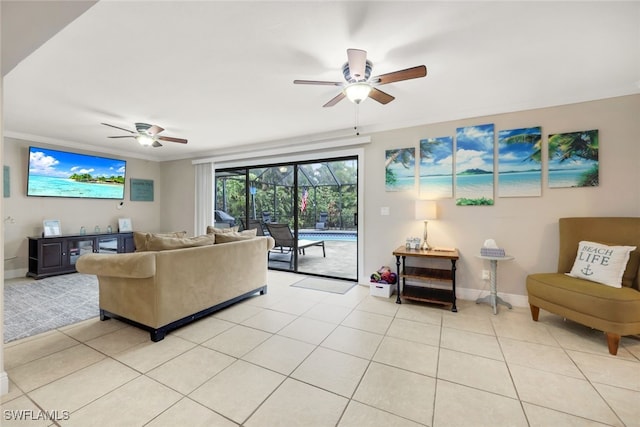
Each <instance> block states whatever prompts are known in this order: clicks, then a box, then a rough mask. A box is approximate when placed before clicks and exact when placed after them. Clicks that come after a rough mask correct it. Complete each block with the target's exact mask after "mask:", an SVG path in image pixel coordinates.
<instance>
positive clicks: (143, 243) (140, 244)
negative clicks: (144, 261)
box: [133, 231, 187, 252]
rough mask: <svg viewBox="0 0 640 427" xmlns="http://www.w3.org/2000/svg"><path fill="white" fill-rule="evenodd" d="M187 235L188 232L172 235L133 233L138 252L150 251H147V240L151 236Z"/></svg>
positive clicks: (175, 232)
mask: <svg viewBox="0 0 640 427" xmlns="http://www.w3.org/2000/svg"><path fill="white" fill-rule="evenodd" d="M186 235H187V232H186V231H174V232H170V233H142V232H140V231H134V232H133V243H134V244H135V247H136V252H144V251H148V250H149V249H147V239H148V238H149V237H150V236H159V237H185V236H186Z"/></svg>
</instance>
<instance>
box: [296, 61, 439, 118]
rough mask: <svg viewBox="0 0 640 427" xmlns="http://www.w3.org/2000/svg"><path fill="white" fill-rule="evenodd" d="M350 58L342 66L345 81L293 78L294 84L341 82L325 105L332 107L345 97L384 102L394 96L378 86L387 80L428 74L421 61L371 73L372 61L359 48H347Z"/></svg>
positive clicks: (391, 80) (356, 101)
mask: <svg viewBox="0 0 640 427" xmlns="http://www.w3.org/2000/svg"><path fill="white" fill-rule="evenodd" d="M347 58H348V61H347V62H346V63H345V64H344V65H343V66H342V74H343V76H344V79H345V81H344V82H327V81H318V80H294V81H293V83H295V84H305V85H325V86H340V87H343V88H344V89H343V90H342V92H340V93H339V94H338V95H336V96H335V97H333V98H332V99H331V100H330V101H329V102H327V103H326V104H324V105H323V107H333V106H334V105H336V104H337V103H338V102H340V101H342V100H343V99H344V98H345V97H346V98H348V99H349V100H351V101H352V102H354V103H356V104H359V103H360V102H362V101H364V100H365V99H367V98H371V99H374V100H376V101H378V102H379V103H381V104H388V103H389V102H391V101H393V100H394V99H395V97H393V96H391V95H389V94H388V93H386V92H383V91H381V90H380V89H378V88H377V86H381V85H385V84H387V83H394V82H399V81H402V80H410V79H417V78H419V77H425V76H426V75H427V67H425V66H424V65H418V66H417V67H411V68H407V69H405V70H399V71H394V72H391V73H387V74H381V75H378V76H374V77H371V70H372V69H373V64H372V63H371V61H369V60H368V59H367V52H366V51H364V50H360V49H347Z"/></svg>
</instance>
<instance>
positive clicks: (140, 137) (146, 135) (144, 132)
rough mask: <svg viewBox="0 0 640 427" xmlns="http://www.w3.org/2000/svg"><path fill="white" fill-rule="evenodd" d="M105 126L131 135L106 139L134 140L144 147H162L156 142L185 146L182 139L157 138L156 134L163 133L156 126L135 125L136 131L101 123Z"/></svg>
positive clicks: (184, 141) (146, 124) (184, 140)
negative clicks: (175, 143)
mask: <svg viewBox="0 0 640 427" xmlns="http://www.w3.org/2000/svg"><path fill="white" fill-rule="evenodd" d="M102 124H103V125H105V126H109V127H112V128H116V129H120V130H123V131H125V132H129V133H130V134H131V135H122V136H109V137H108V138H135V139H136V140H137V141H138V143H139V144H140V145H142V146H144V147H149V146H151V147H162V144H160V142H158V140H160V141H168V142H177V143H180V144H186V143H187V140H186V139H182V138H174V137H171V136H159V135H158V134H159V133H160V132H162V131H164V129H163V128H161V127H160V126H158V125H150V124H148V123H136V131H135V132H134V131H132V130H129V129H125V128H121V127H119V126H114V125H110V124H109V123H102Z"/></svg>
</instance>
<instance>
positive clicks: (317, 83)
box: [293, 80, 342, 86]
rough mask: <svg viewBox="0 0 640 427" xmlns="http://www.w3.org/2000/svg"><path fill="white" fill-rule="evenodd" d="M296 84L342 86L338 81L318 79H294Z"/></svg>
mask: <svg viewBox="0 0 640 427" xmlns="http://www.w3.org/2000/svg"><path fill="white" fill-rule="evenodd" d="M293 84H296V85H324V86H342V83H340V82H323V81H318V80H294V81H293Z"/></svg>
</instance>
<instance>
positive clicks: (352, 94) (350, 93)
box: [344, 82, 371, 104]
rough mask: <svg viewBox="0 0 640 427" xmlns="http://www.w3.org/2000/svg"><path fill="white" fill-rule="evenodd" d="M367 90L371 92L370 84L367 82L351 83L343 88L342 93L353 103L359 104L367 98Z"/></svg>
mask: <svg viewBox="0 0 640 427" xmlns="http://www.w3.org/2000/svg"><path fill="white" fill-rule="evenodd" d="M369 92H371V85H370V84H369V83H367V82H356V83H351V84H350V85H349V86H347V87H345V88H344V94H345V95H346V96H347V98H349V101H351V102H353V103H355V104H360V103H361V102H362V101H364V100H365V99H367V97H368V96H369Z"/></svg>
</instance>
